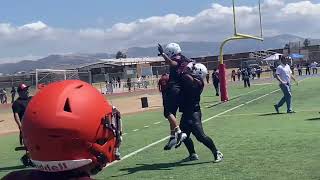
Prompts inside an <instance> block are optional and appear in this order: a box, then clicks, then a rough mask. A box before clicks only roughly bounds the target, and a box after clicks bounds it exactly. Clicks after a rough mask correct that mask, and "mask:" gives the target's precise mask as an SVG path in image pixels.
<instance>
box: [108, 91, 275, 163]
mask: <svg viewBox="0 0 320 180" xmlns="http://www.w3.org/2000/svg"><path fill="white" fill-rule="evenodd" d="M277 91H279V89H277V90H274V91H271V92H270V93H267V94H271V93H274V92H277ZM262 96H264V97H265V96H266V94H265V95H262ZM255 99H257V98H255ZM250 101H251V100H250ZM244 105H246V103H242V104H240V105H238V106H235V107H233V108H230V109H228V110H225V111H223V112H221V113H219V114H216V115H214V116H212V117H209V118H207V119H205V120H203V121H202V123H205V122H207V121H210V120H211V119H214V118H216V117H218V116H220V115H223V114H225V113H227V112H230V111H233V110H235V109H238V108H240V107H242V106H244ZM159 122H160V121H159ZM169 137H170V136H166V137H164V138H162V139H160V140H158V141H156V142H153V143H151V144H149V145H147V146H145V147H142V148H140V149H138V150H136V151H133V152H131V153H129V154H127V155H125V156H123V157H122V158H121V160H118V161H113V162H112V163H109V164H107V166H106V167H109V166H111V165H113V164H116V163H118V162H120V161H123V160H125V159H127V158H129V157H131V156H133V155H136V154H138V153H139V152H141V151H143V150H146V149H148V148H150V147H152V146H154V145H157V144H159V143H161V142H162V141H165V140H167V139H168V138H169Z"/></svg>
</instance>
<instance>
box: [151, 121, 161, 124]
mask: <svg viewBox="0 0 320 180" xmlns="http://www.w3.org/2000/svg"><path fill="white" fill-rule="evenodd" d="M160 123H161V121H158V122H155V123H153V124H160Z"/></svg>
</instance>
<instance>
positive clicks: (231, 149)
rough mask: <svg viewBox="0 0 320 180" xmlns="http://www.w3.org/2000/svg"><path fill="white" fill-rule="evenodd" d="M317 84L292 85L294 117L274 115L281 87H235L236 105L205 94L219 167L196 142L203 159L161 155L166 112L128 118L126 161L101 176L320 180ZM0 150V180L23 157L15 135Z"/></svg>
mask: <svg viewBox="0 0 320 180" xmlns="http://www.w3.org/2000/svg"><path fill="white" fill-rule="evenodd" d="M319 84H320V78H309V79H305V80H304V81H302V82H301V83H300V85H299V86H293V97H294V98H293V105H294V110H295V111H296V112H297V113H295V114H274V109H273V104H275V103H276V102H277V101H278V100H279V99H280V98H281V96H282V93H281V91H276V90H278V89H279V88H278V85H277V84H272V85H259V86H258V85H257V86H253V87H251V88H250V89H248V88H247V89H244V88H243V87H242V84H241V85H240V84H239V85H234V86H231V87H230V97H231V98H232V100H231V101H229V102H228V103H223V104H218V102H219V99H218V98H217V97H215V96H214V94H213V93H212V90H211V89H207V90H206V91H205V92H204V93H203V96H202V111H203V122H204V129H205V131H206V133H207V135H208V136H210V137H212V138H213V139H214V141H215V143H216V145H217V146H218V148H219V150H221V151H222V152H223V154H224V157H225V159H224V161H223V162H222V163H218V164H214V163H212V160H213V156H212V154H211V153H210V152H209V151H208V149H206V148H205V147H204V146H203V145H202V144H199V143H198V142H196V140H195V139H194V138H193V139H194V142H195V147H196V151H197V153H198V155H199V157H200V160H198V161H192V162H180V161H181V160H182V159H184V158H185V157H187V155H188V153H187V151H186V149H185V147H184V145H182V146H181V147H180V148H179V149H174V150H172V151H163V146H164V145H165V143H166V141H167V140H164V141H159V140H161V139H163V138H165V137H166V136H167V135H168V133H169V130H168V127H169V125H168V123H167V122H166V120H165V119H164V118H163V116H162V111H161V110H158V111H152V112H151V111H150V112H144V113H140V114H134V115H128V116H124V118H123V123H124V126H125V127H124V128H125V133H126V134H125V135H124V142H123V146H122V155H123V156H125V155H128V154H129V155H128V156H125V159H123V160H122V161H120V162H117V163H115V164H113V165H112V166H110V167H108V168H106V169H105V170H104V171H103V172H101V173H99V174H98V175H97V176H95V178H96V179H130V180H135V179H137V180H140V179H155V180H158V179H185V180H187V179H201V180H203V179H210V180H211V179H217V180H220V179H241V180H243V179H255V180H256V179H259V180H260V179H274V180H278V179H288V180H293V179H299V180H308V179H317V180H319V179H320V114H319V113H318V111H320V108H319V102H320V96H319V91H320V85H319ZM281 111H282V112H285V111H286V108H285V107H282V109H281ZM155 142H156V143H155ZM152 143H154V144H153V145H152V146H149V147H148V148H145V149H143V150H142V151H141V152H138V153H136V154H134V155H130V153H132V152H135V151H137V150H139V149H141V148H143V147H146V146H147V145H150V144H152ZM0 144H1V145H0V151H1V154H0V177H3V176H4V175H5V174H7V173H8V172H10V171H13V170H17V169H21V168H23V167H22V166H21V165H20V162H19V158H20V156H21V155H22V153H21V152H14V151H13V149H14V147H15V146H17V145H18V141H17V135H16V134H14V135H6V136H2V137H0Z"/></svg>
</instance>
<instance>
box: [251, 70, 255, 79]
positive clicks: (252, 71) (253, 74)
mask: <svg viewBox="0 0 320 180" xmlns="http://www.w3.org/2000/svg"><path fill="white" fill-rule="evenodd" d="M251 76H252V79H254V78H255V77H256V68H255V67H254V68H252V69H251Z"/></svg>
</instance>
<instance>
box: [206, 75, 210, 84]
mask: <svg viewBox="0 0 320 180" xmlns="http://www.w3.org/2000/svg"><path fill="white" fill-rule="evenodd" d="M209 79H210V74H209V73H208V74H207V75H206V80H207V84H209Z"/></svg>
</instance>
